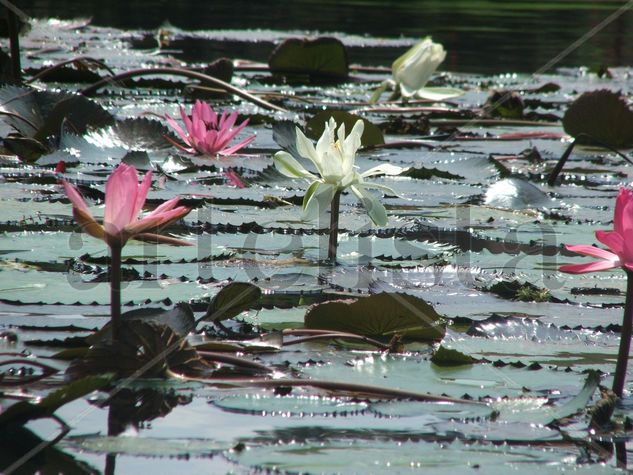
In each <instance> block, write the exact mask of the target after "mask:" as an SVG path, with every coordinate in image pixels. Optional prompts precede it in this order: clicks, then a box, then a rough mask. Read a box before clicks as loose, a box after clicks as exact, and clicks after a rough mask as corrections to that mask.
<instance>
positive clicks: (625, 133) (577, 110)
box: [563, 89, 633, 147]
mask: <svg viewBox="0 0 633 475" xmlns="http://www.w3.org/2000/svg"><path fill="white" fill-rule="evenodd" d="M563 128H564V129H565V132H567V133H568V134H569V135H571V136H572V137H575V138H576V140H578V142H579V143H584V144H594V145H596V141H597V142H602V143H604V144H606V145H611V146H613V147H623V146H626V145H631V144H633V110H631V109H630V107H629V106H628V104H627V103H626V101H625V99H624V98H623V97H622V96H621V95H620V94H618V93H615V92H613V91H609V90H606V89H601V90H598V91H591V92H585V93H584V94H582V95H580V97H578V98H577V99H576V100H575V101H574V102H572V103H571V105H570V106H569V107H568V108H567V111H566V112H565V116H564V117H563ZM599 144H600V143H598V145H599Z"/></svg>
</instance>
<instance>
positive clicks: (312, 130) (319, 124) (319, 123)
mask: <svg viewBox="0 0 633 475" xmlns="http://www.w3.org/2000/svg"><path fill="white" fill-rule="evenodd" d="M330 117H333V118H334V120H335V121H336V125H337V127H338V126H340V125H341V124H345V131H346V133H348V134H349V132H350V131H351V130H352V128H353V127H354V124H355V123H356V121H357V120H359V119H360V120H362V121H363V123H364V124H365V128H364V130H363V135H362V136H361V138H360V141H361V144H362V145H363V146H364V147H368V146H372V145H382V144H384V143H385V137H384V136H383V134H382V130H380V128H379V127H378V126H377V125H374V124H372V123H371V122H369V121H368V120H367V119H364V118H362V117H360V116H358V115H355V114H350V113H349V112H345V111H337V110H324V111H321V112H319V113H318V114H316V115H315V116H313V117H312V118H311V119H310V120H308V122H307V123H306V130H305V133H306V136H307V137H309V138H311V139H313V140H318V139H319V137H321V135H323V131H324V130H325V123H326V122H327V121H328V120H329V119H330Z"/></svg>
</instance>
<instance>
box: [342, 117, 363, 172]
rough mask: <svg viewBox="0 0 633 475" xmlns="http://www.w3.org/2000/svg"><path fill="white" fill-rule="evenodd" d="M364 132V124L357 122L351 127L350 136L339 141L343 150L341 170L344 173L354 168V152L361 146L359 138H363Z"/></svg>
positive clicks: (360, 121)
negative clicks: (343, 161) (343, 159)
mask: <svg viewBox="0 0 633 475" xmlns="http://www.w3.org/2000/svg"><path fill="white" fill-rule="evenodd" d="M364 130H365V124H364V122H363V121H362V120H360V119H359V120H357V121H356V123H355V124H354V127H352V131H351V132H350V134H349V135H348V136H347V138H345V139H344V140H343V141H341V142H340V143H341V148H342V149H343V156H344V158H345V163H344V164H343V170H345V171H346V173H349V171H350V170H351V169H352V167H353V166H354V157H355V155H356V151H357V150H358V149H359V148H360V146H361V137H362V136H363V131H364Z"/></svg>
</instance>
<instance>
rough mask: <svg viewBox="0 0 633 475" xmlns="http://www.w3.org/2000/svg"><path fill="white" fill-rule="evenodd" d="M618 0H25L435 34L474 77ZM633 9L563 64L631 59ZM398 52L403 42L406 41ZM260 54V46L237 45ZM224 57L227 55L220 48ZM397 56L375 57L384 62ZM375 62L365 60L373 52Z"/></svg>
mask: <svg viewBox="0 0 633 475" xmlns="http://www.w3.org/2000/svg"><path fill="white" fill-rule="evenodd" d="M625 3H626V2H622V1H602V2H593V1H588V0H583V1H549V2H526V1H516V2H506V1H502V0H488V1H451V2H447V1H441V0H427V1H419V0H418V1H374V0H364V1H362V0H361V1H358V0H342V1H338V0H297V1H294V2H280V1H268V2H266V1H265V2H253V1H251V0H233V1H230V2H228V1H216V2H206V3H200V2H193V1H191V0H180V1H177V2H174V1H171V0H154V1H151V0H138V1H133V2H127V1H125V2H124V1H121V0H113V1H111V2H108V4H107V7H104V6H103V3H102V2H96V1H94V0H30V1H24V2H20V7H21V8H23V9H24V11H25V12H26V13H28V14H29V15H31V16H34V17H49V16H54V17H60V18H75V17H79V16H83V17H92V18H93V22H94V23H95V24H97V25H107V26H113V27H117V28H123V29H138V28H141V29H152V28H157V27H159V26H160V25H161V24H163V22H165V21H169V22H170V23H171V24H172V25H174V26H176V27H179V28H182V29H185V30H223V29H238V30H241V29H258V28H259V29H271V30H279V31H288V30H290V31H298V32H300V34H302V33H305V32H307V31H319V32H341V33H346V34H354V35H369V36H373V37H389V38H398V37H406V38H412V39H415V38H419V37H423V36H426V35H432V36H433V37H434V38H435V39H436V40H437V41H440V42H442V43H443V44H444V45H445V47H446V49H447V51H448V56H447V58H446V61H445V64H444V69H446V70H449V71H465V72H478V73H501V72H510V71H511V72H528V73H529V72H533V71H536V70H538V69H539V68H540V67H542V66H543V65H544V64H546V63H547V62H548V61H549V60H550V59H552V58H554V57H555V56H556V55H558V54H559V53H560V52H561V51H563V50H564V49H565V48H567V47H568V46H569V45H570V44H571V43H573V42H574V41H575V40H576V39H578V38H580V37H581V36H582V35H584V34H585V33H586V32H587V31H589V30H591V28H593V27H594V26H596V25H597V24H599V23H600V22H602V21H603V20H604V19H605V18H606V17H608V16H609V15H611V14H612V13H613V12H615V11H616V10H617V9H618V8H620V7H621V6H623V5H624V4H625ZM632 23H633V11H631V10H629V11H626V12H624V13H623V14H622V15H620V16H619V17H618V18H616V19H615V20H613V21H612V22H611V23H610V24H609V25H608V26H606V27H605V28H604V29H603V30H602V31H601V32H600V33H598V34H596V35H595V36H594V37H592V38H591V39H590V40H588V41H587V42H585V43H584V44H583V45H582V46H581V47H579V48H578V49H577V50H575V51H573V52H572V53H571V54H569V55H568V56H567V57H566V58H565V59H564V60H563V61H561V62H560V63H559V65H570V66H579V65H587V66H592V65H597V64H606V65H608V66H622V65H627V64H631V63H633V49H631V48H627V47H626V45H627V44H631V43H632V42H633V28H631V24H632ZM403 50H404V47H403ZM240 53H242V55H243V57H245V58H247V59H254V60H262V59H265V58H261V57H259V56H260V55H261V52H260V51H258V50H254V51H253V54H252V55H251V56H256V57H249V53H250V51H249V50H248V49H247V50H246V51H244V50H242V51H240ZM225 54H230V52H225ZM390 57H391V58H392V57H393V56H391V55H390V56H385V57H378V58H376V59H375V60H374V61H375V64H388V59H389V58H390ZM369 61H370V63H371V58H369Z"/></svg>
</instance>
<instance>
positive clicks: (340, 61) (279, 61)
mask: <svg viewBox="0 0 633 475" xmlns="http://www.w3.org/2000/svg"><path fill="white" fill-rule="evenodd" d="M268 66H269V67H270V70H271V72H272V73H273V74H282V75H284V74H294V75H307V76H309V77H311V78H313V77H315V78H322V79H336V80H341V79H345V78H347V75H348V73H349V63H348V60H347V52H346V51H345V46H344V45H343V43H341V41H340V40H337V39H336V38H329V37H320V38H316V39H313V40H309V39H300V38H289V39H287V40H284V41H283V42H281V44H279V46H277V47H276V48H275V49H274V51H273V52H272V53H271V55H270V57H269V58H268Z"/></svg>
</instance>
